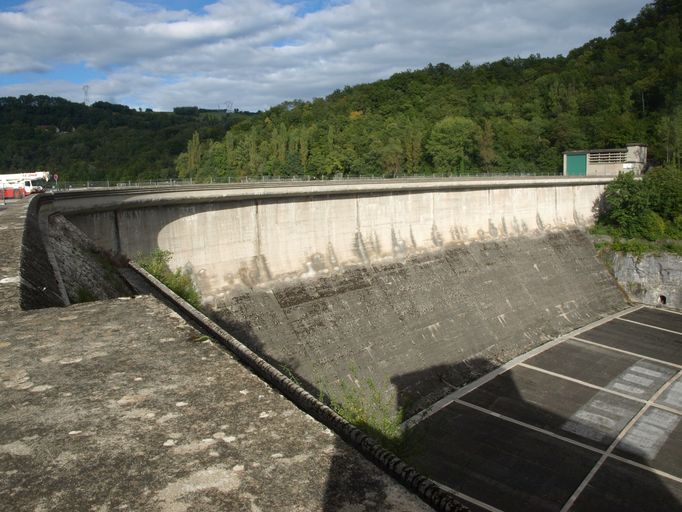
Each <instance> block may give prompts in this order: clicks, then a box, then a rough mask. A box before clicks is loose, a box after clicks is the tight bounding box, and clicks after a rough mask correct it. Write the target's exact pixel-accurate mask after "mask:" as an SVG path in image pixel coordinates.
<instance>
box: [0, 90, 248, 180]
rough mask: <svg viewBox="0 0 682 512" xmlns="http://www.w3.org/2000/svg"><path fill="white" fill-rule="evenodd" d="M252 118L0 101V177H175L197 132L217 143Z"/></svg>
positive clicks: (40, 99) (189, 110)
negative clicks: (19, 174) (28, 174)
mask: <svg viewBox="0 0 682 512" xmlns="http://www.w3.org/2000/svg"><path fill="white" fill-rule="evenodd" d="M248 116H249V114H247V113H229V114H228V113H225V112H221V111H206V110H200V109H198V108H196V107H180V108H176V109H175V110H174V112H172V113H171V112H152V111H151V110H148V111H145V112H140V111H137V110H134V109H131V108H129V107H126V106H124V105H113V104H111V103H105V102H97V103H94V104H93V105H91V106H86V105H83V104H80V103H73V102H70V101H67V100H65V99H62V98H52V97H49V96H32V95H27V96H21V97H19V98H0V174H1V173H9V172H22V171H30V170H48V171H52V172H58V173H59V174H60V175H61V176H62V178H63V179H67V180H104V179H111V180H128V179H138V178H139V179H146V178H164V177H167V176H174V175H175V159H176V157H177V156H178V154H179V153H181V152H182V151H183V150H185V149H186V148H187V140H188V139H189V138H190V137H191V136H192V134H193V133H194V132H195V131H196V132H197V133H199V134H200V136H201V137H202V138H204V139H206V140H208V139H209V138H214V139H220V138H222V137H223V135H224V134H225V132H226V130H227V129H228V128H229V127H230V126H231V125H233V124H235V123H237V122H239V121H240V120H242V119H245V118H247V117H248Z"/></svg>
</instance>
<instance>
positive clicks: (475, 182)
mask: <svg viewBox="0 0 682 512" xmlns="http://www.w3.org/2000/svg"><path fill="white" fill-rule="evenodd" d="M613 179H614V177H589V178H588V177H570V176H556V177H540V178H535V177H531V178H529V177H515V178H511V177H510V178H505V179H500V178H485V179H484V178H451V179H433V180H431V179H419V180H381V181H376V180H367V181H363V180H358V181H353V182H351V183H346V182H342V183H339V182H335V181H319V182H305V183H297V182H284V183H277V184H272V183H266V184H257V183H253V184H251V183H248V184H231V185H229V184H228V185H223V184H221V185H210V184H202V185H194V186H178V187H155V188H136V189H124V190H94V189H92V190H82V191H73V192H56V193H54V198H55V199H56V200H57V201H58V204H59V209H60V211H61V212H62V213H70V212H74V211H78V212H79V213H88V212H95V211H106V210H111V209H119V210H120V209H126V208H140V207H146V206H163V205H179V204H199V203H207V202H225V201H236V200H249V199H270V198H294V197H306V198H310V197H315V196H340V195H352V194H358V193H362V194H372V193H386V194H396V193H405V194H407V193H412V192H430V191H451V190H482V189H504V188H524V187H529V188H537V187H557V186H561V187H570V186H579V185H604V184H607V183H610V182H611V181H612V180H613Z"/></svg>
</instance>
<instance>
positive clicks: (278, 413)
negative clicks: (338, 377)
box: [0, 202, 429, 512]
mask: <svg viewBox="0 0 682 512" xmlns="http://www.w3.org/2000/svg"><path fill="white" fill-rule="evenodd" d="M24 212H25V202H17V203H12V204H10V205H9V208H7V209H6V210H2V211H0V226H8V227H7V228H6V229H4V230H3V233H5V234H6V236H5V238H4V239H3V242H4V243H3V244H2V245H0V257H2V261H3V267H2V269H3V270H2V272H3V275H2V277H3V278H4V277H5V275H8V276H18V261H19V259H18V256H17V254H16V252H17V250H16V248H17V247H19V246H20V240H21V234H22V230H21V228H20V226H21V219H22V215H23V214H24ZM10 235H11V236H10ZM17 284H18V283H17ZM6 285H7V283H3V284H1V285H0V286H2V287H3V288H2V291H3V293H2V295H1V296H0V308H2V309H0V310H1V311H2V312H3V314H2V316H0V510H2V511H5V510H6V511H13V512H14V511H23V510H27V511H28V510H31V511H34V510H43V511H44V510H60V511H62V510H159V511H173V512H178V511H185V510H202V511H204V510H206V511H211V510H216V511H217V510H235V511H236V510H240V511H241V510H250V511H266V510H284V511H301V512H304V511H336V510H361V511H365V510H367V511H369V510H404V511H412V510H429V507H427V506H426V505H425V504H424V503H423V502H421V501H420V500H419V499H418V498H417V497H415V496H414V495H412V494H410V493H409V492H408V491H406V490H405V489H404V488H403V487H402V486H400V485H399V484H398V483H396V482H394V481H393V480H391V479H390V478H388V477H387V476H386V475H385V474H384V473H383V472H382V471H380V470H379V469H378V468H376V467H375V466H374V465H372V464H371V463H369V462H368V461H366V460H365V459H364V458H362V457H361V456H360V455H359V454H358V453H357V452H356V451H354V450H353V449H351V448H350V447H349V446H348V445H346V444H345V443H344V442H343V441H342V440H341V439H340V438H338V436H336V435H334V434H333V433H332V432H331V431H329V430H328V429H327V428H326V427H324V426H323V425H321V424H320V423H318V422H317V421H315V420H313V419H312V418H311V417H310V416H308V415H306V414H305V413H303V412H302V411H300V410H299V409H297V408H296V407H295V406H294V405H293V404H292V403H290V402H289V401H288V400H286V399H285V398H283V397H282V396H281V395H280V394H279V393H278V392H276V391H274V390H273V389H272V388H270V387H269V386H268V385H266V384H265V383H264V382H263V381H262V380H260V379H259V378H258V377H256V376H255V375H254V374H253V373H251V372H250V371H249V370H247V369H246V368H244V367H243V366H242V365H241V364H239V363H238V362H237V361H236V360H235V359H234V357H232V356H231V355H230V354H229V353H227V352H225V351H224V350H223V349H222V348H220V347H219V346H217V345H216V344H215V343H213V342H212V341H210V340H208V339H205V338H203V337H201V336H199V334H198V333H197V332H196V331H195V330H194V329H193V328H192V327H190V326H189V325H188V324H187V323H185V322H184V321H183V320H182V319H180V317H178V316H177V315H176V314H175V313H174V312H172V311H171V310H170V309H168V308H167V307H165V306H164V305H162V304H161V303H160V302H158V301H157V300H156V299H154V298H152V297H150V296H138V297H135V298H133V299H114V300H108V301H102V302H91V303H85V304H80V305H75V306H70V307H66V308H50V309H43V310H36V311H30V312H29V311H18V308H17V307H16V304H17V302H16V301H17V294H16V293H12V290H14V284H12V286H9V285H7V286H8V287H6ZM7 290H9V293H6V291H7Z"/></svg>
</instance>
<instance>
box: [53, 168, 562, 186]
mask: <svg viewBox="0 0 682 512" xmlns="http://www.w3.org/2000/svg"><path fill="white" fill-rule="evenodd" d="M524 177H526V178H529V177H538V178H542V177H556V178H559V177H562V175H561V174H560V173H551V174H549V173H548V174H538V173H529V172H510V173H476V174H465V175H457V174H454V173H453V174H399V175H393V176H387V175H382V174H364V175H354V176H346V175H331V176H325V177H317V176H310V175H294V176H267V175H262V176H216V177H211V178H208V179H199V180H197V179H192V178H188V179H177V178H166V179H150V180H135V181H133V180H128V181H125V180H99V181H96V180H86V181H59V182H58V185H57V186H53V187H52V190H74V189H83V188H106V189H109V188H142V187H145V188H146V187H175V186H187V185H221V184H256V183H296V182H301V183H307V182H320V181H325V182H329V181H344V182H352V181H367V180H377V181H380V180H383V181H393V180H400V181H428V180H431V181H433V180H450V179H451V180H467V179H482V178H490V179H500V178H524Z"/></svg>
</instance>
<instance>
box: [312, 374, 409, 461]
mask: <svg viewBox="0 0 682 512" xmlns="http://www.w3.org/2000/svg"><path fill="white" fill-rule="evenodd" d="M354 380H356V382H360V385H355V384H349V383H346V382H342V383H341V384H340V385H339V387H338V394H337V396H338V398H336V397H334V396H331V395H330V394H328V393H325V392H321V398H322V399H323V400H324V401H326V402H328V403H329V405H330V407H331V408H332V409H334V410H335V411H336V412H337V413H338V414H339V415H340V416H341V417H343V418H344V419H346V420H347V421H348V422H350V423H352V424H353V425H355V426H356V427H358V428H359V429H360V430H362V431H364V432H365V433H366V434H368V435H370V436H372V437H374V438H375V439H376V440H377V441H379V443H381V445H382V446H383V447H384V448H386V449H388V450H390V451H391V452H393V453H395V454H396V455H398V456H404V455H406V454H407V453H408V452H411V451H412V449H413V446H412V443H411V442H410V441H411V439H410V438H409V435H408V434H407V433H406V432H404V431H403V430H402V429H401V428H400V424H401V423H402V421H403V414H404V411H403V408H402V407H399V408H398V409H397V410H396V408H395V406H394V405H393V403H392V402H391V401H390V400H389V399H387V398H386V397H385V396H384V394H383V393H382V392H381V390H380V389H379V388H378V387H377V385H376V383H375V382H374V381H373V380H372V379H371V378H367V379H365V380H364V381H358V380H357V379H354Z"/></svg>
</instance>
